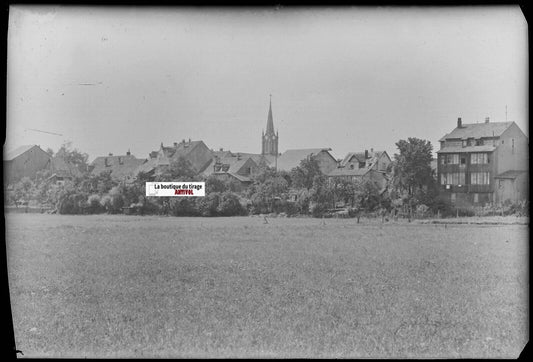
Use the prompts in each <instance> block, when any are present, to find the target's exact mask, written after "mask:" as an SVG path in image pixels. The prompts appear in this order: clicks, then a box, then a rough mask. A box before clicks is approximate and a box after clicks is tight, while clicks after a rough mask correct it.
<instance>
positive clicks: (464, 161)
mask: <svg viewBox="0 0 533 362" xmlns="http://www.w3.org/2000/svg"><path fill="white" fill-rule="evenodd" d="M461 165H466V156H461Z"/></svg>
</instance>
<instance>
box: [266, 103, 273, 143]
mask: <svg viewBox="0 0 533 362" xmlns="http://www.w3.org/2000/svg"><path fill="white" fill-rule="evenodd" d="M266 134H274V119H273V118H272V94H271V95H270V106H269V108H268V119H267V128H266Z"/></svg>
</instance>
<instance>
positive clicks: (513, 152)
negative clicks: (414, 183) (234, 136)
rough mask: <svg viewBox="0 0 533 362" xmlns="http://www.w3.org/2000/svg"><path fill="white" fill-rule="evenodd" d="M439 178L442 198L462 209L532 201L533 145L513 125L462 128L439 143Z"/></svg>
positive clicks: (458, 123)
mask: <svg viewBox="0 0 533 362" xmlns="http://www.w3.org/2000/svg"><path fill="white" fill-rule="evenodd" d="M439 142H440V149H439V150H438V151H437V155H438V165H437V177H438V181H439V184H440V188H441V192H442V194H443V195H444V196H445V197H447V198H449V200H450V201H451V203H452V204H454V205H457V206H470V205H485V204H501V203H504V202H516V201H520V200H524V199H528V198H529V195H528V186H529V140H528V138H527V136H526V135H525V134H524V132H522V130H521V129H520V128H519V127H518V126H517V125H516V123H514V122H490V118H489V117H487V118H486V119H485V122H481V123H469V124H465V123H463V122H462V120H461V118H458V120H457V126H456V127H455V128H454V129H453V130H452V131H451V132H450V133H448V134H446V135H444V136H443V137H442V138H441V139H440V140H439Z"/></svg>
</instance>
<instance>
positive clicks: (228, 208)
mask: <svg viewBox="0 0 533 362" xmlns="http://www.w3.org/2000/svg"><path fill="white" fill-rule="evenodd" d="M217 212H218V214H219V215H221V216H234V215H243V214H244V212H245V210H244V208H243V207H242V205H241V203H240V201H239V197H238V196H237V195H236V194H235V193H233V192H228V191H227V192H224V193H222V194H221V195H220V203H219V204H218V207H217Z"/></svg>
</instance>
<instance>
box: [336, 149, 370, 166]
mask: <svg viewBox="0 0 533 362" xmlns="http://www.w3.org/2000/svg"><path fill="white" fill-rule="evenodd" d="M352 157H355V158H356V159H357V161H359V162H365V153H364V152H349V153H348V154H347V155H346V157H344V159H343V160H342V161H341V166H346V164H347V163H348V162H350V160H351V159H352Z"/></svg>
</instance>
